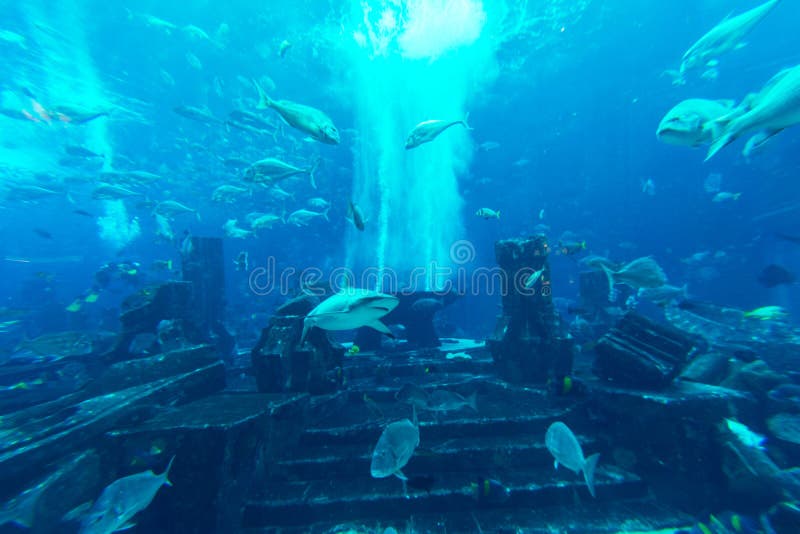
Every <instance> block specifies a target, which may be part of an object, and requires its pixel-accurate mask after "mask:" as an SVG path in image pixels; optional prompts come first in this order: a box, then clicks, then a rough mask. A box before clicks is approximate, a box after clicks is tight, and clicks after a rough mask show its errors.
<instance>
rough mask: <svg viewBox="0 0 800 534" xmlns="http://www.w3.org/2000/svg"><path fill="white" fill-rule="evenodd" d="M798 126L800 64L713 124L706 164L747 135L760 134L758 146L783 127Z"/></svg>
mask: <svg viewBox="0 0 800 534" xmlns="http://www.w3.org/2000/svg"><path fill="white" fill-rule="evenodd" d="M796 124H800V65H796V66H794V67H791V68H788V69H784V70H782V71H780V72H779V73H778V74H776V75H775V76H773V77H772V79H770V80H769V81H768V82H767V83H766V85H764V87H763V88H762V89H761V91H760V92H758V93H755V94H750V95H748V96H747V97H746V98H745V99H744V100H743V101H742V103H741V104H740V105H739V106H738V107H737V109H735V110H734V111H733V112H731V114H729V115H728V116H725V117H720V118H718V119H716V120H715V121H714V126H713V128H714V129H715V131H716V132H717V133H716V135H715V137H714V141H713V142H712V143H711V146H710V147H709V149H708V154H707V155H706V161H708V160H709V159H711V158H712V157H714V155H715V154H716V153H717V152H719V151H720V150H722V149H723V148H725V147H726V146H728V145H729V144H731V143H733V142H734V141H735V140H736V139H738V138H739V137H742V136H743V135H745V134H747V133H749V132H759V133H760V136H759V137H758V142H759V144H764V143H765V142H766V141H767V140H768V139H769V138H771V137H773V136H775V135H777V134H778V133H780V132H781V131H782V130H784V129H785V128H788V127H790V126H794V125H796Z"/></svg>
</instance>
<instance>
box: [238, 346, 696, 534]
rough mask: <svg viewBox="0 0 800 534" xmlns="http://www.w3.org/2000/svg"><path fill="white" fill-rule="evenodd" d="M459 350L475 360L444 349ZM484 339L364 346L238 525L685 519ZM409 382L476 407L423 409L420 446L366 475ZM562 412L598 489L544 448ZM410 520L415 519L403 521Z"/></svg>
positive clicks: (648, 526)
mask: <svg viewBox="0 0 800 534" xmlns="http://www.w3.org/2000/svg"><path fill="white" fill-rule="evenodd" d="M461 350H465V351H466V352H467V353H469V354H470V355H471V357H472V359H470V360H464V359H452V360H448V359H446V358H445V356H444V355H445V353H447V352H457V351H461ZM491 370H492V362H491V359H490V356H489V355H488V353H487V352H486V351H485V349H484V348H483V347H482V346H480V345H471V346H463V345H458V344H445V346H443V347H442V349H441V352H434V353H415V352H407V353H402V352H401V353H397V354H394V355H388V356H386V355H382V356H381V357H377V356H375V355H373V354H359V355H358V356H354V357H349V358H348V360H347V365H346V370H345V372H346V381H345V383H346V386H347V390H346V391H344V392H341V393H338V394H335V395H331V396H328V397H327V398H325V399H320V400H319V401H318V403H317V405H316V407H315V408H314V410H313V411H314V413H315V414H316V417H315V418H314V419H315V423H314V424H313V425H312V426H311V427H310V428H307V429H305V430H304V431H303V433H302V434H301V436H300V438H299V441H298V443H297V445H296V446H295V447H293V448H292V449H291V452H290V453H289V454H288V455H287V456H286V457H284V458H281V459H280V460H278V461H276V462H274V464H273V465H272V466H271V469H270V475H269V477H268V478H267V480H266V481H265V483H264V484H263V485H261V484H256V485H254V487H253V488H252V489H251V492H250V494H249V496H248V498H247V500H246V504H245V507H244V510H243V515H242V527H243V530H244V531H245V532H251V533H255V532H264V533H266V532H276V533H277V532H282V533H293V532H320V533H323V532H348V531H352V532H383V529H385V528H386V527H390V526H391V527H393V528H395V529H397V530H398V531H401V532H402V531H406V530H407V529H412V528H413V531H414V532H534V533H536V532H575V533H578V532H580V533H584V534H592V533H598V534H599V533H611V532H619V531H623V530H628V531H651V530H656V529H660V528H665V527H676V526H681V525H683V526H685V525H688V524H691V523H692V519H691V518H689V517H687V516H685V515H682V514H680V513H676V512H675V511H674V510H670V509H669V508H668V507H665V506H660V505H659V504H658V503H657V502H656V501H655V499H653V498H652V497H651V496H650V494H649V491H648V486H647V484H646V483H645V482H644V481H643V480H642V479H641V478H639V477H638V476H637V475H636V474H634V473H631V472H627V471H625V470H623V469H621V468H619V467H617V466H615V465H614V462H613V460H612V458H611V455H610V454H607V453H608V451H605V450H602V448H601V447H600V446H599V444H598V443H596V442H595V440H594V438H593V436H592V433H591V429H592V426H591V424H590V423H589V422H588V421H587V420H586V418H585V416H584V415H583V413H582V410H580V409H579V407H580V401H576V400H575V399H565V398H558V397H553V396H548V395H547V394H546V392H545V391H544V390H543V389H536V388H527V387H519V386H512V385H509V384H506V383H505V382H503V381H501V380H499V379H497V378H496V377H495V376H493V374H492V372H491ZM406 383H410V384H415V385H418V386H421V387H423V388H424V389H426V390H428V391H432V390H434V389H439V388H441V389H448V390H451V391H456V392H458V393H460V394H462V395H464V396H467V395H469V394H472V393H473V392H477V399H478V400H477V408H478V409H477V412H474V411H472V410H471V409H470V408H462V409H461V410H459V411H457V412H448V413H439V414H433V413H431V412H426V411H422V412H420V413H419V414H418V418H419V427H420V445H419V447H418V448H417V450H416V452H415V454H414V456H413V457H412V458H411V460H410V461H409V463H408V465H407V466H406V467H405V469H404V470H403V472H404V474H405V475H406V476H407V477H408V478H409V487H408V491H407V493H404V492H403V485H402V483H401V481H400V480H398V479H397V478H395V477H389V478H386V479H374V478H372V477H371V476H370V460H371V455H372V450H373V448H374V446H375V444H376V442H377V440H378V437H379V436H380V434H381V432H382V430H383V428H384V427H385V426H386V424H388V423H390V422H392V421H396V420H399V419H402V418H411V417H412V415H411V412H412V410H411V407H410V406H408V405H406V404H402V403H399V402H398V401H396V400H395V398H394V395H395V393H396V392H397V391H398V390H399V389H400V387H402V385H403V384H406ZM558 420H560V421H564V422H566V423H567V424H568V425H569V426H570V427H571V428H572V429H573V430H574V431H575V433H576V435H577V436H578V439H579V440H580V442H581V444H582V446H583V448H584V451H585V452H586V454H587V455H588V454H591V453H594V452H601V453H603V456H601V459H600V463H599V466H598V470H597V473H596V477H595V480H596V488H597V498H595V499H593V498H591V496H590V495H589V492H588V490H587V488H586V484H585V483H584V481H583V478H582V476H581V475H576V474H575V473H572V472H571V471H569V470H566V469H564V468H560V469H558V470H555V469H554V467H553V458H552V456H551V455H550V454H549V452H548V451H547V450H546V449H545V447H544V435H545V431H546V429H547V427H548V426H549V425H550V424H551V423H552V422H554V421H558ZM481 477H485V478H491V479H495V480H498V481H500V482H502V483H503V485H505V487H507V488H508V490H509V497H508V498H507V499H505V500H503V501H502V502H494V503H493V502H487V501H485V500H480V501H479V500H478V499H476V498H475V497H474V495H473V492H472V488H471V483H472V482H477V481H478V480H479V479H480V478H481ZM409 531H411V530H409Z"/></svg>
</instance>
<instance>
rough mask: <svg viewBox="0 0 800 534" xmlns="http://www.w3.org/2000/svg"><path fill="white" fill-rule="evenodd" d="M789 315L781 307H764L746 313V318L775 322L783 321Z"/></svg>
mask: <svg viewBox="0 0 800 534" xmlns="http://www.w3.org/2000/svg"><path fill="white" fill-rule="evenodd" d="M788 315H789V314H788V313H787V311H786V310H785V309H784V308H782V307H780V306H762V307H761V308H756V309H755V310H750V311H749V312H745V314H744V317H745V318H747V319H758V320H761V321H774V320H776V319H783V318H785V317H786V316H788Z"/></svg>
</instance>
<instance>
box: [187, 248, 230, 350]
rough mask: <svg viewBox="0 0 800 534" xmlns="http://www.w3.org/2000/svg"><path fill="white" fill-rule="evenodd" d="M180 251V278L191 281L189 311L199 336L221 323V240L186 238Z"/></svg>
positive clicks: (223, 304) (222, 304)
mask: <svg viewBox="0 0 800 534" xmlns="http://www.w3.org/2000/svg"><path fill="white" fill-rule="evenodd" d="M188 239H189V241H187V242H186V244H185V245H184V246H183V247H182V250H181V269H182V272H183V279H184V280H185V281H186V282H191V283H192V298H191V304H190V308H191V312H192V316H193V317H192V319H193V322H194V323H195V324H196V325H197V327H198V328H199V329H200V334H201V335H202V336H208V335H209V332H211V331H213V330H214V329H215V328H217V325H218V324H221V323H222V319H223V310H224V307H225V264H224V256H223V250H222V239H219V238H216V237H190V238H188Z"/></svg>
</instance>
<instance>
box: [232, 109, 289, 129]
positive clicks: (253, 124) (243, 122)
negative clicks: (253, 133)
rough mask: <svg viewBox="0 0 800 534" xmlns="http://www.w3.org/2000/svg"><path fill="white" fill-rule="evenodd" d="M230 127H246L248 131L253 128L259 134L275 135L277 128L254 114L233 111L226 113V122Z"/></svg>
mask: <svg viewBox="0 0 800 534" xmlns="http://www.w3.org/2000/svg"><path fill="white" fill-rule="evenodd" d="M227 124H230V125H231V126H235V127H241V126H246V127H247V128H249V129H253V128H255V129H256V130H257V131H258V132H259V133H275V132H276V131H277V130H278V128H277V127H275V126H274V125H272V124H270V123H269V122H267V121H265V120H264V119H262V118H261V117H259V116H258V115H256V114H255V113H250V112H249V111H242V110H234V111H231V112H230V113H228V122H227Z"/></svg>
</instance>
